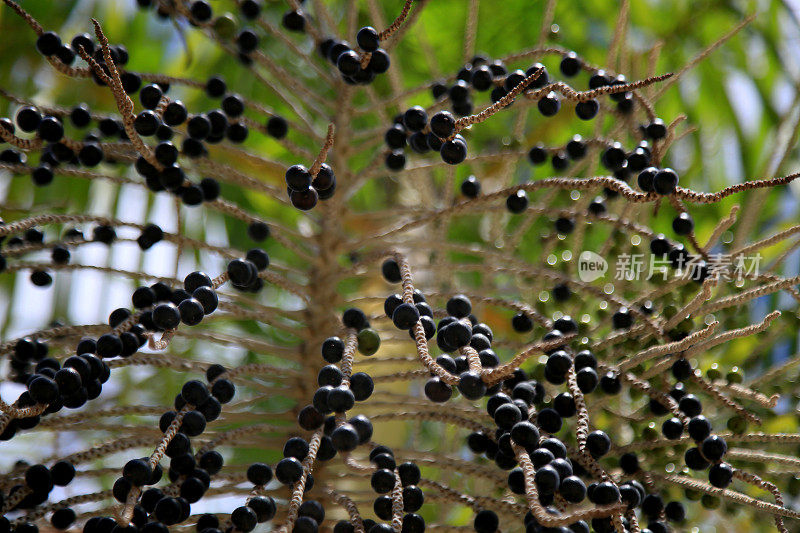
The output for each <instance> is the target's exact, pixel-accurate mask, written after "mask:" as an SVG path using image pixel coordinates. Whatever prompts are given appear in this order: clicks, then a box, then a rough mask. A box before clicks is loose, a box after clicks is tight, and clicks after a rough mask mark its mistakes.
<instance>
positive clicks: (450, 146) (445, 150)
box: [440, 138, 467, 165]
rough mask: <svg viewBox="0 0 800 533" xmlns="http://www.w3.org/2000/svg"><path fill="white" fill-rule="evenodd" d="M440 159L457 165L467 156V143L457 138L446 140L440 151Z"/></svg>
mask: <svg viewBox="0 0 800 533" xmlns="http://www.w3.org/2000/svg"><path fill="white" fill-rule="evenodd" d="M440 153H441V155H442V161H444V162H445V163H447V164H449V165H457V164H459V163H461V162H463V161H464V160H465V159H466V158H467V143H466V142H464V141H463V140H460V139H458V138H456V139H453V140H451V141H446V142H445V143H444V144H442V149H441V151H440Z"/></svg>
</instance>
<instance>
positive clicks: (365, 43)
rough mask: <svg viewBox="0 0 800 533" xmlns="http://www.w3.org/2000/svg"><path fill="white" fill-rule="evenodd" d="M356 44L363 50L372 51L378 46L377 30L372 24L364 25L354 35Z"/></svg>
mask: <svg viewBox="0 0 800 533" xmlns="http://www.w3.org/2000/svg"><path fill="white" fill-rule="evenodd" d="M356 42H357V43H358V46H359V47H360V48H361V49H362V50H364V51H365V52H374V51H375V50H377V49H378V46H380V40H378V32H377V31H376V30H375V28H373V27H372V26H364V27H363V28H361V29H360V30H358V34H357V35H356Z"/></svg>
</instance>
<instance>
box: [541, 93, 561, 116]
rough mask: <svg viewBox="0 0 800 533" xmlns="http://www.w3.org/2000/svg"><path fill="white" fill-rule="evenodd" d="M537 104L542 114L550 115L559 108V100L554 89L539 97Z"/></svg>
mask: <svg viewBox="0 0 800 533" xmlns="http://www.w3.org/2000/svg"><path fill="white" fill-rule="evenodd" d="M537 106H538V107H539V112H540V113H541V114H542V115H544V116H546V117H552V116H553V115H555V114H556V113H558V111H559V109H561V101H560V100H559V99H558V95H556V93H555V92H554V91H550V92H549V93H547V95H546V96H543V97H542V98H540V99H539V102H538V104H537Z"/></svg>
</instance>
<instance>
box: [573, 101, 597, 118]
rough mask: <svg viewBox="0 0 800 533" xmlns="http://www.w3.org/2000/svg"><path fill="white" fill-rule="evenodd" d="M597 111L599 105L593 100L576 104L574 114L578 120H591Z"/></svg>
mask: <svg viewBox="0 0 800 533" xmlns="http://www.w3.org/2000/svg"><path fill="white" fill-rule="evenodd" d="M599 110H600V104H599V103H598V102H597V100H594V99H591V100H585V101H583V102H578V103H577V104H576V105H575V114H576V115H578V118H579V119H581V120H591V119H593V118H594V117H596V116H597V112H598V111H599Z"/></svg>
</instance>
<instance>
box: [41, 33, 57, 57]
mask: <svg viewBox="0 0 800 533" xmlns="http://www.w3.org/2000/svg"><path fill="white" fill-rule="evenodd" d="M60 48H61V37H59V36H58V34H57V33H55V32H52V31H47V32H44V33H43V34H41V35H40V36H39V37H38V39H36V49H37V50H38V51H39V53H40V54H42V55H45V56H51V55H53V54H55V53H56V52H58V50H59V49H60Z"/></svg>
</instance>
